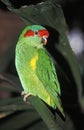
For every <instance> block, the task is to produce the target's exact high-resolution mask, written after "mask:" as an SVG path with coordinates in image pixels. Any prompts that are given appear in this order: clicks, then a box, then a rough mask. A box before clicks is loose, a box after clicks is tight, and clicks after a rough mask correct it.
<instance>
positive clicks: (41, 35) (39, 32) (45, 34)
mask: <svg viewBox="0 0 84 130" xmlns="http://www.w3.org/2000/svg"><path fill="white" fill-rule="evenodd" d="M38 35H39V36H40V37H43V36H46V37H49V32H48V31H47V30H39V31H38Z"/></svg>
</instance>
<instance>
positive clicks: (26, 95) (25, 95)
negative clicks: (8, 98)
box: [23, 93, 31, 102]
mask: <svg viewBox="0 0 84 130" xmlns="http://www.w3.org/2000/svg"><path fill="white" fill-rule="evenodd" d="M29 96H31V94H30V93H27V94H24V98H23V100H24V101H25V102H26V99H27V98H28V97H29Z"/></svg>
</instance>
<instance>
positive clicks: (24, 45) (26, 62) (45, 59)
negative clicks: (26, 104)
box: [15, 25, 64, 116]
mask: <svg viewBox="0 0 84 130" xmlns="http://www.w3.org/2000/svg"><path fill="white" fill-rule="evenodd" d="M28 30H32V31H33V32H36V33H37V32H38V31H39V30H46V29H45V28H44V27H42V26H40V25H32V26H27V27H26V28H25V29H24V30H23V31H22V33H21V35H20V38H19V40H18V43H17V45H16V57H15V64H16V69H17V72H18V75H19V78H20V81H21V83H22V86H23V89H24V92H25V94H29V95H34V96H38V97H39V98H41V99H42V100H43V101H44V102H46V103H47V104H48V105H49V106H51V107H52V108H54V109H56V108H58V109H59V111H60V112H61V113H62V115H63V116H64V112H63V109H62V106H61V101H60V96H61V91H60V85H59V82H58V78H57V74H56V70H55V67H54V64H53V60H52V58H51V57H50V55H49V54H48V53H47V51H46V50H45V48H44V46H43V44H42V38H44V36H45V33H44V32H43V33H41V36H40V35H38V34H34V35H32V34H31V33H30V32H27V31H28ZM26 32H27V36H26V37H24V34H25V33H26ZM42 35H43V37H42Z"/></svg>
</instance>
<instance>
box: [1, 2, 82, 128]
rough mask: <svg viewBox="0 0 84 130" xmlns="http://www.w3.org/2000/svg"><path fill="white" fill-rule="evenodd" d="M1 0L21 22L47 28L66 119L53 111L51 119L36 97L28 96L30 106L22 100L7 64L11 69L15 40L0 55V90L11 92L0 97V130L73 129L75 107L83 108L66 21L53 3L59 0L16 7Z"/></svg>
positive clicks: (55, 3) (77, 69) (75, 116)
mask: <svg viewBox="0 0 84 130" xmlns="http://www.w3.org/2000/svg"><path fill="white" fill-rule="evenodd" d="M2 2H4V3H5V4H6V5H7V7H8V9H9V10H10V11H12V12H14V13H16V15H18V17H21V18H22V20H23V21H24V23H25V25H31V24H41V25H44V26H45V27H46V28H48V30H49V32H50V38H49V39H48V40H49V41H48V43H49V44H48V45H47V50H48V51H49V52H50V54H51V55H52V57H53V59H54V61H55V62H56V69H57V73H58V76H59V81H60V84H61V89H62V102H63V107H64V110H65V113H66V120H65V121H62V119H61V118H60V117H59V116H58V115H57V114H56V119H55V117H54V116H53V114H52V112H51V111H50V110H49V108H48V107H47V106H46V105H45V103H43V102H42V101H41V100H40V99H38V98H34V97H30V98H29V101H30V102H31V104H32V105H33V106H32V105H30V104H26V103H24V102H23V99H22V97H21V91H22V87H21V84H20V81H19V78H18V76H17V73H16V71H15V72H14V73H13V72H10V73H9V72H8V68H9V66H10V68H11V70H12V69H14V70H15V66H14V65H13V66H11V61H12V62H13V64H14V52H15V45H16V43H17V40H16V41H14V42H13V44H12V46H11V47H10V48H8V50H7V51H6V52H5V54H3V55H2V57H1V58H0V91H1V92H2V91H6V92H8V93H11V96H10V98H8V99H3V100H0V130H5V129H8V130H38V129H39V130H47V129H50V130H61V129H63V130H64V129H66V130H75V129H76V126H75V123H76V121H75V119H76V118H77V117H78V116H79V114H80V112H79V111H81V112H82V113H83V112H84V96H83V85H82V80H81V74H80V70H79V65H78V63H77V60H76V57H75V55H74V53H73V51H72V49H71V48H70V45H69V42H68V39H67V25H66V22H65V19H64V15H63V11H62V8H61V6H60V5H59V4H58V3H57V2H59V0H58V1H56V0H52V1H51V0H45V1H44V2H42V1H39V3H37V1H36V4H35V1H34V4H33V3H32V4H29V3H28V4H27V5H25V6H21V7H18V8H16V6H15V5H13V4H14V1H10V0H2ZM34 108H35V109H36V111H35V109H34ZM74 113H75V114H74ZM38 114H39V115H40V116H39V115H38ZM77 114H78V115H77ZM81 115H82V117H83V114H81ZM41 118H42V119H43V121H44V122H45V123H44V122H43V121H42V119H41ZM79 119H80V118H79ZM45 124H46V125H45Z"/></svg>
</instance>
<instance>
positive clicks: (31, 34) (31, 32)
mask: <svg viewBox="0 0 84 130" xmlns="http://www.w3.org/2000/svg"><path fill="white" fill-rule="evenodd" d="M28 36H34V31H32V30H28V31H26V33H25V34H24V37H28Z"/></svg>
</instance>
